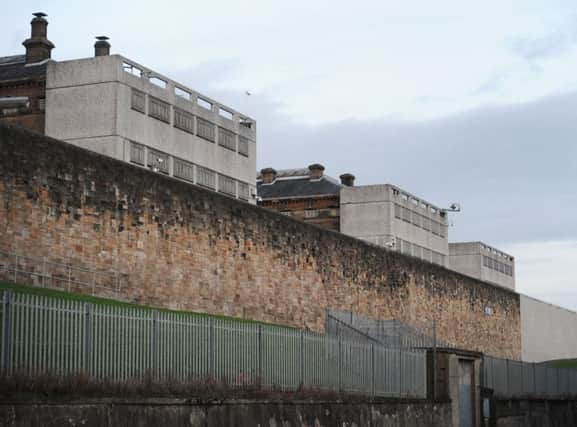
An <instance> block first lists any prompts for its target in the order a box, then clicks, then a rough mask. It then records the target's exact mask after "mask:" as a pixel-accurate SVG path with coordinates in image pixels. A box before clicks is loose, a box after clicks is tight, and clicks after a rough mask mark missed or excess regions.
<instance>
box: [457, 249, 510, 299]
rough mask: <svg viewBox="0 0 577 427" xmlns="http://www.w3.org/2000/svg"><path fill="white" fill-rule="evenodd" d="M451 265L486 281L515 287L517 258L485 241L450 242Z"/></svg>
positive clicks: (459, 270) (506, 286)
mask: <svg viewBox="0 0 577 427" xmlns="http://www.w3.org/2000/svg"><path fill="white" fill-rule="evenodd" d="M449 267H450V268H451V270H455V271H458V272H459V273H463V274H466V275H467V276H471V277H474V278H476V279H479V280H483V281H484V282H490V283H493V284H495V285H499V286H503V287H505V288H509V289H515V258H513V257H512V256H511V255H509V254H506V253H505V252H502V251H500V250H498V249H495V248H492V247H491V246H489V245H487V244H485V243H482V242H458V243H450V244H449Z"/></svg>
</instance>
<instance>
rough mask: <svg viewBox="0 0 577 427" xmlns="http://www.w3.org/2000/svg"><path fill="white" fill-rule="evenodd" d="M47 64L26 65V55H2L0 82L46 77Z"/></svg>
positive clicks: (0, 58) (0, 60)
mask: <svg viewBox="0 0 577 427" xmlns="http://www.w3.org/2000/svg"><path fill="white" fill-rule="evenodd" d="M46 64H47V62H43V63H40V64H37V65H36V64H32V65H26V56H25V55H14V56H4V57H0V84H2V83H7V82H18V81H25V80H44V79H46Z"/></svg>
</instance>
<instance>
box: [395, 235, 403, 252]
mask: <svg viewBox="0 0 577 427" xmlns="http://www.w3.org/2000/svg"><path fill="white" fill-rule="evenodd" d="M402 249H403V241H402V240H401V239H399V238H398V237H397V238H396V239H395V250H397V251H399V252H401V250H402Z"/></svg>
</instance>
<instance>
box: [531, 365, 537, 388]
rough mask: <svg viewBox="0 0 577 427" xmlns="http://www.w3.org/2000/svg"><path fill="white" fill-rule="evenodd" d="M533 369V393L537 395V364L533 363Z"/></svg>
mask: <svg viewBox="0 0 577 427" xmlns="http://www.w3.org/2000/svg"><path fill="white" fill-rule="evenodd" d="M531 366H532V367H533V393H535V394H537V375H536V374H535V364H534V363H531Z"/></svg>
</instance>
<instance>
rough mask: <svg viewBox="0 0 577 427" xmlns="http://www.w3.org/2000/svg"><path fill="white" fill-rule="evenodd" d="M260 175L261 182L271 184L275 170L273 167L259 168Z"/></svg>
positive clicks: (274, 177)
mask: <svg viewBox="0 0 577 427" xmlns="http://www.w3.org/2000/svg"><path fill="white" fill-rule="evenodd" d="M260 175H261V178H262V183H263V184H272V183H273V182H274V180H275V179H276V170H275V169H273V168H264V169H261V171H260Z"/></svg>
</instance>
